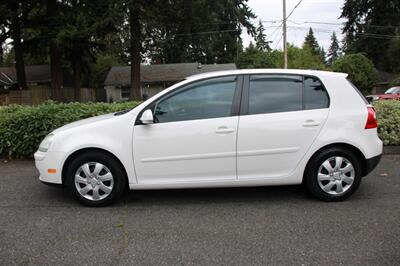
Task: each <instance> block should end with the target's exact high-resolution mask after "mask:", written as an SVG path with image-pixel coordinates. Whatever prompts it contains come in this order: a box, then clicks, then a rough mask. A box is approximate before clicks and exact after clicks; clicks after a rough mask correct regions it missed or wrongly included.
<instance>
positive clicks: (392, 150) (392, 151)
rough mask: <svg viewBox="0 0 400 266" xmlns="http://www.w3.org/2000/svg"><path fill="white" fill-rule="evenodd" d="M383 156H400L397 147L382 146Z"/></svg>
mask: <svg viewBox="0 0 400 266" xmlns="http://www.w3.org/2000/svg"><path fill="white" fill-rule="evenodd" d="M383 154H400V145H399V146H383Z"/></svg>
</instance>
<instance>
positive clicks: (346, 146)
mask: <svg viewBox="0 0 400 266" xmlns="http://www.w3.org/2000/svg"><path fill="white" fill-rule="evenodd" d="M330 148H342V149H345V150H349V151H351V152H352V153H354V155H356V156H357V158H359V159H360V164H361V171H362V173H361V176H365V175H366V172H367V163H366V161H367V159H366V158H365V156H364V154H363V153H362V151H361V150H360V149H358V148H357V147H356V146H353V145H351V144H348V143H343V142H338V143H331V144H328V145H325V146H323V147H321V148H319V149H318V150H317V151H315V152H314V154H313V155H312V156H311V157H310V159H308V162H307V165H306V167H305V168H304V172H303V178H302V182H304V177H305V174H306V172H307V168H308V167H309V164H310V162H311V161H312V160H313V159H314V158H315V157H316V156H317V155H318V154H319V153H321V152H322V151H324V150H327V149H330Z"/></svg>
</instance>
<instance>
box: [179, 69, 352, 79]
mask: <svg viewBox="0 0 400 266" xmlns="http://www.w3.org/2000/svg"><path fill="white" fill-rule="evenodd" d="M240 74H241V75H246V74H292V75H309V76H316V77H341V78H346V77H347V74H346V73H340V72H330V71H320V70H305V69H279V68H263V69H237V70H225V71H214V72H208V73H202V74H197V75H193V76H189V77H186V79H187V80H197V79H203V78H209V77H219V76H227V75H240Z"/></svg>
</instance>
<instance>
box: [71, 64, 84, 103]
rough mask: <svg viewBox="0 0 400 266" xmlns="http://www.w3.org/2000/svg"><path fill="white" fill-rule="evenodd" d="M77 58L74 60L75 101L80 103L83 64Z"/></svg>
mask: <svg viewBox="0 0 400 266" xmlns="http://www.w3.org/2000/svg"><path fill="white" fill-rule="evenodd" d="M79 61H80V60H79V59H77V58H75V59H73V60H72V68H73V71H74V100H75V101H77V102H79V101H80V99H81V71H82V68H81V63H80V62H79Z"/></svg>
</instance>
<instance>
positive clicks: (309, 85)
mask: <svg viewBox="0 0 400 266" xmlns="http://www.w3.org/2000/svg"><path fill="white" fill-rule="evenodd" d="M303 103H304V110H311V109H323V108H328V107H329V96H328V93H327V91H326V89H325V87H324V85H323V84H322V82H321V81H320V80H319V79H318V78H316V77H309V76H305V77H304V96H303Z"/></svg>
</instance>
